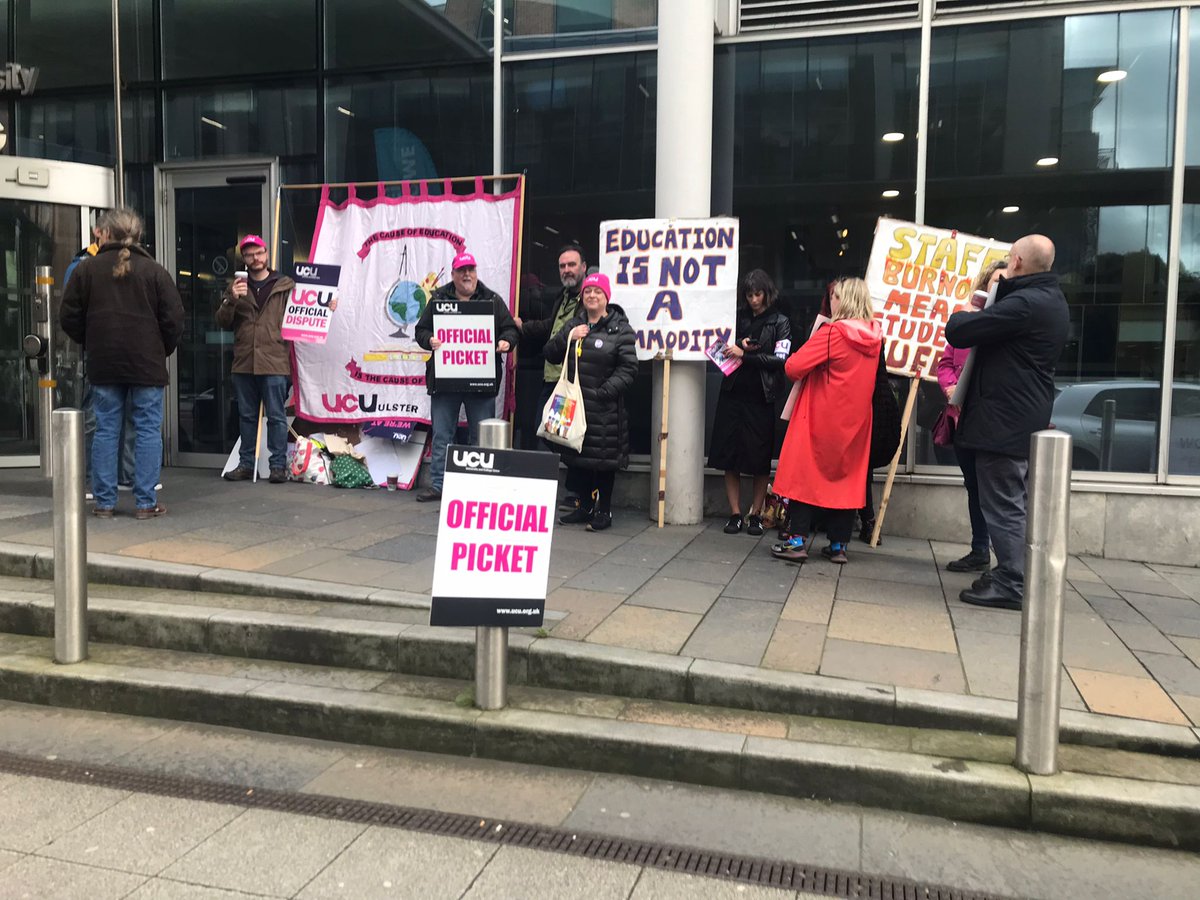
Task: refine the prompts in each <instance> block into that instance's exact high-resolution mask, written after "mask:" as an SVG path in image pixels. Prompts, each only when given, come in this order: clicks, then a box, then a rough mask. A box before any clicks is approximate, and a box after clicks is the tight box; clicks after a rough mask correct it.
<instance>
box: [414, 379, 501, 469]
mask: <svg viewBox="0 0 1200 900" xmlns="http://www.w3.org/2000/svg"><path fill="white" fill-rule="evenodd" d="M429 400H430V404H429V405H430V407H431V411H430V414H429V418H430V419H431V420H432V423H433V456H432V458H431V459H430V460H429V477H430V484H431V485H432V486H433V489H434V490H435V491H440V490H441V489H442V480H443V479H444V478H445V476H446V448H447V447H449V446H450V442H451V441H452V440H453V439H454V434H455V432H456V431H458V409H459V407H466V410H467V425H468V426H469V427H470V430H471V439H470V443H471V444H472V445H475V444H478V443H479V423H480V422H482V421H483V420H484V419H491V418H493V417H494V416H495V415H496V397H495V395H494V394H467V393H446V392H440V393H437V394H433V395H432V396H431V397H430V398H429Z"/></svg>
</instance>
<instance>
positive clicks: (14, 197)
mask: <svg viewBox="0 0 1200 900" xmlns="http://www.w3.org/2000/svg"><path fill="white" fill-rule="evenodd" d="M112 202H113V173H112V170H111V169H106V168H103V167H100V166H85V165H80V164H78V163H63V162H52V161H48V160H44V159H25V158H22V157H15V156H0V467H10V466H36V465H38V454H39V452H40V447H39V438H38V409H37V402H38V401H37V396H38V379H39V375H38V373H37V372H36V371H34V370H31V369H30V367H29V365H28V362H27V360H26V358H25V354H24V353H23V352H22V349H21V339H22V337H24V335H26V334H29V333H30V332H32V331H33V330H34V329H33V300H34V287H35V269H36V268H37V267H38V266H49V267H50V269H51V273H52V276H53V278H54V285H53V288H52V289H51V303H52V309H51V322H52V323H53V331H52V340H51V347H52V355H51V358H50V366H49V371H48V372H47V374H46V376H45V377H47V378H49V379H50V380H51V381H52V382H53V383H54V384H55V388H54V394H55V397H54V401H55V402H54V405H55V406H56V407H58V406H74V407H79V406H80V405H81V403H82V399H83V398H82V394H83V358H82V354H81V352H80V348H79V345H77V344H75V343H73V342H72V341H70V340H69V339H68V338H67V336H66V335H65V334H63V332H62V330H61V329H60V328H59V327H58V322H59V307H60V304H61V302H62V288H63V278H64V276H65V274H66V270H67V266H68V265H69V264H70V262H71V258H72V257H73V256H74V255H75V253H76V252H77V251H78V250H79V248H80V247H83V246H85V245H86V244H88V243H89V241H90V240H91V227H92V223H93V222H95V220H96V216H97V215H98V214H99V213H100V212H101V211H102V210H103V209H105V208H107V207H109V206H111V205H112Z"/></svg>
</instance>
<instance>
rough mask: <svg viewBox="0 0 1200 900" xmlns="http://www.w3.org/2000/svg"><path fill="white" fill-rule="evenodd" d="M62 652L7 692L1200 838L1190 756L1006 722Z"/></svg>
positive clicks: (8, 671)
mask: <svg viewBox="0 0 1200 900" xmlns="http://www.w3.org/2000/svg"><path fill="white" fill-rule="evenodd" d="M50 652H51V641H50V639H48V638H41V637H31V636H20V635H7V636H5V637H4V638H3V641H2V643H0V697H2V698H4V699H10V700H20V701H24V702H33V703H41V704H48V705H54V706H65V707H73V708H79V709H89V710H100V711H107V712H118V713H126V714H133V715H141V716H155V717H160V718H170V719H176V720H183V721H191V722H199V723H205V724H212V725H225V726H234V727H238V728H248V729H252V730H258V731H264V732H272V733H277V734H287V735H296V736H304V737H313V738H322V739H326V740H336V741H343V742H354V743H362V744H372V745H377V746H383V747H393V748H400V749H411V750H422V751H430V752H436V753H447V754H458V755H464V756H476V757H485V758H490V759H497V760H507V761H517V762H522V763H531V764H540V765H548V766H558V767H568V768H574V769H581V768H582V769H588V770H592V771H597V772H611V773H620V774H632V775H641V776H648V777H654V778H663V779H670V780H675V781H683V782H689V783H693V784H703V785H712V786H719V787H730V788H738V789H743V790H753V791H760V792H766V793H773V794H781V795H786V796H791V797H807V798H813V799H818V800H824V801H833V802H843V803H855V804H860V805H865V806H870V807H876V808H881V809H896V810H903V811H909V812H915V813H924V814H930V815H936V816H941V817H945V818H950V819H955V820H963V821H972V822H981V823H985V824H993V825H1003V826H1009V827H1025V828H1033V829H1037V830H1041V831H1049V832H1056V833H1062V834H1072V835H1081V836H1088V837H1093V838H1104V839H1113V840H1122V841H1129V842H1134V843H1144V844H1154V845H1160V846H1169V847H1187V848H1191V849H1195V848H1200V762H1196V761H1192V760H1180V759H1164V758H1162V757H1155V756H1142V755H1139V754H1130V753H1127V752H1121V751H1112V750H1102V749H1096V748H1067V749H1068V751H1069V752H1067V751H1064V765H1065V766H1067V767H1069V768H1070V769H1071V771H1068V772H1065V773H1064V774H1061V775H1057V776H1054V777H1050V778H1037V777H1028V776H1025V775H1022V774H1021V773H1019V772H1017V771H1016V770H1014V769H1013V768H1011V767H1010V766H1008V765H1006V764H1004V762H1003V760H1004V759H1006V758H1008V757H1011V753H1012V740H1011V739H1008V738H999V737H993V736H971V735H964V734H962V733H956V732H949V731H928V730H926V731H916V730H914V729H911V728H906V727H901V726H894V725H865V724H860V723H846V722H838V721H830V720H822V719H816V718H813V717H805V716H790V715H781V714H777V713H761V712H757V713H756V712H738V713H734V712H732V711H731V710H729V709H727V708H720V707H710V706H705V705H701V704H678V703H668V702H663V701H644V700H631V699H628V698H622V697H616V696H603V695H591V696H580V695H579V694H577V693H575V692H566V691H552V690H545V689H538V688H532V687H525V686H517V687H515V688H514V689H513V690H512V698H511V699H512V704H511V706H510V708H508V709H504V710H500V711H494V712H482V711H480V710H476V709H474V708H472V707H471V705H470V685H469V683H468V682H466V681H461V680H455V679H444V678H430V677H426V676H412V675H389V674H386V673H382V672H375V673H370V672H366V671H364V670H362V669H344V668H335V667H317V666H307V665H300V664H295V663H287V662H280V661H271V660H236V659H230V658H227V657H218V656H213V655H211V654H201V653H186V652H181V651H169V650H156V649H147V648H142V647H132V646H126V645H118V644H108V643H99V642H98V643H95V644H93V645H92V657H91V658H90V659H89V660H87V661H86V662H82V663H78V664H75V665H71V666H60V665H56V664H54V663H53V662H51V661H50V659H49V656H50ZM1117 771H1119V772H1122V773H1124V774H1125V776H1126V777H1113V776H1112V775H1111V773H1113V772H1117ZM1130 775H1132V776H1134V777H1128V776H1130Z"/></svg>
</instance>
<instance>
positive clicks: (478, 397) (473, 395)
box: [416, 252, 518, 503]
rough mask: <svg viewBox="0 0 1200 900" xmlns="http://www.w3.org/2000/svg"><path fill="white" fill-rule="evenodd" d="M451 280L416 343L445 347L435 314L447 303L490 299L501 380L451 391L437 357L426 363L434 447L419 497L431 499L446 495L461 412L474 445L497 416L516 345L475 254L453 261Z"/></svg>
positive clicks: (433, 302) (436, 295)
mask: <svg viewBox="0 0 1200 900" xmlns="http://www.w3.org/2000/svg"><path fill="white" fill-rule="evenodd" d="M450 268H451V273H450V278H451V281H450V283H449V284H445V285H442V286H441V287H439V288H438V289H437V290H436V291H434V292H433V296H431V297H430V298H429V302H428V303H426V304H425V310H424V312H422V313H421V318H420V319H419V320H418V322H417V328H416V339H417V344H419V345H420V346H421V348H422V349H424V350H437V348H438V347H440V346H442V342H441V340H439V339H438V338H437V337H436V336H435V335H434V332H433V314H434V312H435V311H436V308H437V307H438V306H439V305H441V304H439V302H438V301H442V304H446V303H450V304H457V303H459V302H467V301H473V302H478V301H481V300H482V301H490V302H491V305H492V315H493V317H494V322H493V328H494V331H493V332H492V333H493V334H494V335H495V336H496V351H497V352H496V354H495V356H496V384H495V387H494V388H493V389H492V390H491V391H483V392H468V391H457V390H448V389H446V388H445V387H444V386H439V385H438V381H437V373H436V370H435V368H434V363H433V356H432V355H431V356H430V357H429V361H428V362H427V363H426V364H425V389H426V390H427V391H428V392H429V395H430V404H429V406H430V413H429V418H430V423H431V427H432V431H433V451H432V454H433V455H432V456H431V457H430V459H429V474H430V484H429V487H427V488H426V489H425V490H423V491H422V492H421V493H419V494H417V501H418V502H420V503H427V502H429V501H431V500H440V499H441V498H442V481H443V478H444V476H445V474H446V449H447V448H448V447H449V446H450V441H451V440H452V439H453V438H454V433H455V431H457V430H458V411H459V409H462V408H465V409H466V412H467V426H468V428H469V429H470V435H471V437H470V442H471V444H478V443H479V423H480V422H482V421H483V420H484V419H490V418H493V417H494V416H495V415H496V394H497V392H498V391H499V390H500V380H501V375H502V373H503V371H504V357H503V355H502V354H505V353H507V352H508V351H509V350H511V349H512V348H513V347H514V346H515V345H516V343H517V337H518V332H517V325H516V323H515V322H514V321H513V317H512V313H510V312H509V311H508V306H507V305H506V304H505V303H504V300H503V298H502V297H501V296H500V295H499V294H497V293H496V292H495V291H493V290H492V289H491V288H489V287H488V286H487V285H485V284H484V283H483V282H482V281H480V280H479V274H478V271H477V267H476V264H475V257H474V256H472V255H471V254H470V253H466V252H463V253H460V254H458V255H457V256H456V257H454V262H453V263H451V266H450Z"/></svg>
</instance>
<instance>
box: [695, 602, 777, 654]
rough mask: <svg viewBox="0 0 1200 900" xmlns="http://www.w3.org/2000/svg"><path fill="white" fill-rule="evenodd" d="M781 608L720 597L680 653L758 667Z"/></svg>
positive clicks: (769, 604)
mask: <svg viewBox="0 0 1200 900" xmlns="http://www.w3.org/2000/svg"><path fill="white" fill-rule="evenodd" d="M780 611H781V607H780V606H777V605H775V604H772V603H762V602H760V601H758V600H739V599H736V598H733V597H721V598H720V599H719V600H718V601H717V602H716V603H714V604H713V607H712V609H710V610H709V612H708V615H706V616H705V617H704V619H703V621H701V622H700V624H699V625H697V626H696V629H695V631H694V632H692V635H691V637H690V638H689V639H688V641H687V643H686V644H684V645H683V650H682V652H683V653H684V654H685V655H687V656H693V657H698V658H700V659H715V660H721V661H722V662H732V663H743V664H745V665H758V664H759V662H760V661H761V660H762V658H763V654H764V653H766V650H767V645H768V644H769V643H770V641H771V637H772V635H773V634H774V631H775V622H776V620H777V618H778V616H779V613H780Z"/></svg>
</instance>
